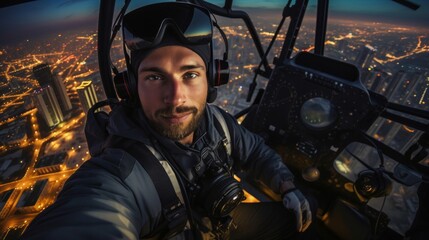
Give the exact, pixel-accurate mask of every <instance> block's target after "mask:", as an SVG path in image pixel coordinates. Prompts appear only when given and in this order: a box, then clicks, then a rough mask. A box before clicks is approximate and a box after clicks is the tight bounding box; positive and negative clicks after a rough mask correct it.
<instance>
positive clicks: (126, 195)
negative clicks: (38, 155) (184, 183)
mask: <svg viewBox="0 0 429 240" xmlns="http://www.w3.org/2000/svg"><path fill="white" fill-rule="evenodd" d="M215 107H216V106H213V105H207V108H206V112H205V115H204V120H203V121H202V123H201V125H200V126H199V128H198V129H197V130H196V132H195V136H194V143H193V145H192V146H183V145H181V144H178V143H176V142H174V141H171V140H169V139H166V138H165V137H162V136H160V135H159V134H157V133H155V132H154V131H152V130H151V128H150V127H149V125H148V124H147V121H146V119H145V117H144V114H143V112H142V110H129V109H128V108H126V107H122V106H121V107H117V108H115V109H114V110H113V111H112V112H111V113H110V117H109V123H108V125H107V129H108V132H109V134H113V135H118V136H121V137H125V138H129V139H133V140H136V141H138V142H142V143H145V144H151V145H153V146H154V147H155V148H157V150H159V151H166V149H168V155H169V156H174V159H175V161H176V162H177V163H179V165H180V168H181V169H182V170H183V172H184V173H185V175H186V176H187V177H188V178H189V180H191V181H192V178H193V177H194V176H193V175H192V171H190V170H189V169H190V167H192V164H193V162H195V161H197V158H198V156H199V155H198V151H199V150H201V149H202V148H203V147H204V146H211V147H216V146H218V144H219V142H220V141H221V140H222V136H223V134H222V133H219V132H218V131H217V129H216V128H215V127H214V124H213V121H214V119H213V118H214V117H213V113H212V111H213V109H212V108H215ZM221 112H222V115H223V116H224V118H225V120H226V123H227V125H228V129H229V132H230V135H231V150H232V151H231V157H232V159H233V163H232V167H233V169H234V170H236V171H239V170H243V171H246V172H247V173H248V174H250V175H251V176H253V177H254V178H256V179H258V180H260V181H262V182H263V183H265V184H266V185H267V186H269V187H271V189H272V190H274V191H275V192H279V187H280V184H281V182H282V181H286V180H292V179H293V175H292V173H291V172H290V171H289V170H288V169H287V167H286V166H285V165H284V164H283V163H282V159H281V157H280V156H279V155H278V154H276V153H275V151H274V150H272V149H271V148H269V147H268V146H266V145H265V144H264V142H263V139H262V138H261V137H259V136H258V135H256V134H253V133H251V132H249V131H248V130H246V129H245V128H244V127H242V126H240V125H239V124H238V123H237V122H236V120H235V119H234V118H233V117H232V116H231V115H229V114H228V113H226V112H224V111H222V110H221ZM160 219H161V204H160V199H159V196H158V194H157V192H156V189H155V186H154V184H153V182H152V179H151V178H150V176H149V175H148V173H147V172H146V171H145V169H144V168H143V167H142V166H141V165H140V164H139V163H138V162H137V161H136V159H134V158H133V157H132V156H131V155H130V154H128V153H127V152H126V151H124V150H122V149H115V148H107V149H105V150H104V151H103V152H102V153H101V154H100V155H98V156H97V157H93V158H91V159H90V160H88V161H87V162H85V163H84V164H83V165H82V166H81V167H80V168H79V169H78V170H77V171H76V172H75V173H74V174H73V175H72V176H71V177H70V178H69V179H68V180H67V182H66V183H65V185H64V187H63V189H62V191H61V192H60V194H59V195H58V198H57V200H56V201H55V203H53V204H52V205H51V206H49V207H48V208H47V209H46V210H44V211H43V212H42V213H40V214H39V215H38V216H37V217H36V218H35V219H34V220H33V221H32V223H31V224H30V226H29V227H28V228H27V230H26V231H25V233H24V235H23V238H22V239H44V240H45V239H139V238H140V237H143V236H145V235H147V234H148V233H150V232H151V230H153V229H154V228H156V226H157V225H158V224H159V223H160ZM182 237H183V236H181V235H179V236H176V237H175V238H174V239H182Z"/></svg>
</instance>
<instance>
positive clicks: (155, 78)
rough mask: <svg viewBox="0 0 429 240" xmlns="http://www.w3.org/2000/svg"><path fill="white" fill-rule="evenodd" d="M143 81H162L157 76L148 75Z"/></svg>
mask: <svg viewBox="0 0 429 240" xmlns="http://www.w3.org/2000/svg"><path fill="white" fill-rule="evenodd" d="M144 79H145V80H147V81H157V80H162V77H161V76H160V75H157V74H150V75H147V76H146V77H145V78H144Z"/></svg>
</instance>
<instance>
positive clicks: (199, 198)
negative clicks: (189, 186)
mask: <svg viewBox="0 0 429 240" xmlns="http://www.w3.org/2000/svg"><path fill="white" fill-rule="evenodd" d="M222 162H223V161H222V160H220V159H219V157H217V155H216V153H215V152H214V151H213V150H212V149H210V148H204V149H203V151H202V152H201V161H200V162H199V163H198V164H197V165H196V166H195V167H194V170H195V172H196V173H197V175H198V176H199V179H198V185H199V188H200V191H199V192H198V193H197V195H196V202H197V204H199V205H200V206H201V207H203V209H204V210H205V211H206V212H207V213H208V215H209V216H211V217H215V218H222V217H225V216H227V215H228V214H229V213H230V212H231V211H232V210H233V209H234V208H235V207H237V205H238V204H240V202H241V201H242V200H243V199H244V193H243V189H242V187H241V185H240V183H239V182H238V181H237V180H235V179H234V177H233V176H232V174H231V173H230V171H229V168H228V165H227V164H226V163H225V164H222Z"/></svg>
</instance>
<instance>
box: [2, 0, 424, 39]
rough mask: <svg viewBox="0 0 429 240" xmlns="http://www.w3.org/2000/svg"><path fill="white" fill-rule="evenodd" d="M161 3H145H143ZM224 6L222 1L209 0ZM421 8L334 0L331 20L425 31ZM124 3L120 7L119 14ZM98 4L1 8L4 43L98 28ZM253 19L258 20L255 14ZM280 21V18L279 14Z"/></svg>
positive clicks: (80, 1)
mask: <svg viewBox="0 0 429 240" xmlns="http://www.w3.org/2000/svg"><path fill="white" fill-rule="evenodd" d="M154 2H159V1H156V0H155V1H154V0H151V1H145V2H144V4H149V3H154ZM208 2H211V3H215V4H217V5H219V6H223V1H219V0H212V1H208ZM414 2H415V3H417V4H419V5H420V8H419V9H418V10H417V11H413V10H411V9H408V8H406V7H404V6H402V5H400V4H398V3H395V2H393V1H387V0H386V1H371V0H364V1H362V0H361V1H357V0H353V1H341V0H331V1H330V11H329V15H328V16H329V17H330V18H332V19H354V20H364V21H375V22H386V23H387V22H388V23H391V24H400V26H414V27H421V28H426V30H427V31H429V29H428V26H427V24H426V23H427V22H429V15H427V14H425V12H428V11H429V2H427V1H423V0H414ZM233 3H234V5H233V9H245V10H246V11H250V12H251V11H252V10H257V11H261V10H264V9H265V10H274V11H277V12H279V13H281V9H282V8H283V7H284V6H285V4H286V1H281V0H271V1H263V2H261V1H247V0H246V1H244V0H240V1H234V2H233ZM141 5H142V3H141V2H137V1H132V2H131V4H130V7H129V11H130V10H132V9H134V8H136V7H139V6H141ZM120 7H121V4H118V5H117V7H116V11H118V10H119V8H120ZM98 11H99V1H89V0H62V1H56V0H41V1H30V2H27V3H23V4H17V5H14V6H9V7H4V8H0V22H2V23H6V24H2V25H1V26H0V35H1V36H7V37H3V38H1V39H0V45H1V44H8V43H13V42H16V41H19V40H26V39H34V38H35V37H37V36H43V35H47V34H58V33H61V31H62V30H63V29H65V28H67V29H72V28H75V29H82V27H86V28H88V27H89V28H94V29H96V27H97V23H98ZM315 12H316V3H315V1H314V0H313V1H309V6H308V8H307V13H308V14H312V15H314V14H315ZM251 17H257V15H254V16H252V15H251ZM279 18H280V15H279Z"/></svg>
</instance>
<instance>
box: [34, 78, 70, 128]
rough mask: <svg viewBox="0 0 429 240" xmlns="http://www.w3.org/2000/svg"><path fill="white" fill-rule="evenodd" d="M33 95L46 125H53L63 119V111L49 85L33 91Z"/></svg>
mask: <svg viewBox="0 0 429 240" xmlns="http://www.w3.org/2000/svg"><path fill="white" fill-rule="evenodd" d="M33 96H34V98H35V103H36V106H37V109H38V111H39V113H40V114H41V115H42V117H43V119H44V120H45V123H46V125H47V126H48V127H51V128H52V127H54V126H56V125H58V124H59V123H61V122H62V121H64V117H63V113H62V111H61V108H60V106H59V104H58V101H57V98H56V97H55V93H54V90H53V89H52V87H51V86H49V85H48V86H47V87H45V88H40V89H38V90H36V91H34V93H33Z"/></svg>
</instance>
